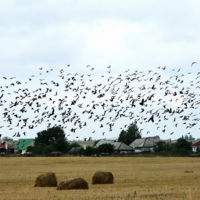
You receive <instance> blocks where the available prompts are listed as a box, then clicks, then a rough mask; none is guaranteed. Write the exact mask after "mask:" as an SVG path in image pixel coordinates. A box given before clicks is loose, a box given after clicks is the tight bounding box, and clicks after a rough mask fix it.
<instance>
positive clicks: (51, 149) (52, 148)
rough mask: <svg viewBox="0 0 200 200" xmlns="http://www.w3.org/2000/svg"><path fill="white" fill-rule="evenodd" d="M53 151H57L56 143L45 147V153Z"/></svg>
mask: <svg viewBox="0 0 200 200" xmlns="http://www.w3.org/2000/svg"><path fill="white" fill-rule="evenodd" d="M53 151H56V149H55V146H54V144H50V145H48V146H46V148H45V149H44V153H51V152H53Z"/></svg>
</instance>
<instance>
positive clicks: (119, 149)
mask: <svg viewBox="0 0 200 200" xmlns="http://www.w3.org/2000/svg"><path fill="white" fill-rule="evenodd" d="M102 144H112V145H113V146H114V151H115V153H127V154H128V153H132V152H133V148H132V147H130V146H128V145H126V144H124V143H123V142H114V141H110V140H100V141H99V142H98V143H97V144H96V145H95V147H96V148H98V147H99V146H100V145H102Z"/></svg>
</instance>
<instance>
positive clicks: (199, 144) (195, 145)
mask: <svg viewBox="0 0 200 200" xmlns="http://www.w3.org/2000/svg"><path fill="white" fill-rule="evenodd" d="M192 147H200V141H198V142H196V143H194V144H193V145H192Z"/></svg>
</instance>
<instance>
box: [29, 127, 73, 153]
mask: <svg viewBox="0 0 200 200" xmlns="http://www.w3.org/2000/svg"><path fill="white" fill-rule="evenodd" d="M69 147H70V144H69V142H67V140H66V138H65V133H64V131H63V129H62V128H61V127H59V126H57V127H52V128H49V129H47V130H43V131H41V132H38V133H37V137H36V138H35V146H34V147H30V148H28V149H27V150H28V151H30V152H32V153H33V154H44V153H51V152H53V151H60V152H62V153H66V152H67V151H68V150H69Z"/></svg>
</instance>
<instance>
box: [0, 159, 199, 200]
mask: <svg viewBox="0 0 200 200" xmlns="http://www.w3.org/2000/svg"><path fill="white" fill-rule="evenodd" d="M0 169H1V170H0V194H1V197H0V199H2V200H3V199H5V200H8V199H10V200H17V199H24V200H26V199H27V200H29V199H30V200H34V199H41V200H44V199H56V200H59V199H60V200H64V199H67V200H83V199H84V200H87V199H88V200H94V199H102V200H107V199H111V200H114V199H127V200H130V199H137V200H142V199H145V200H156V199H158V200H161V199H163V200H165V199H170V200H173V199H177V200H180V199H185V200H190V199H191V200H199V197H200V159H199V158H184V157H183V158H163V157H162V158H161V157H155V158H144V157H142V158H139V157H137V158H134V157H132V158H130V157H129V158H128V157H117V158H115V157H111V158H109V157H107V158H105V157H52V158H49V157H48V158H47V157H38V158H37V157H36V158H27V157H19V158H17V157H15V158H14V157H8V158H7V157H1V158H0ZM99 170H100V171H108V172H112V174H113V176H114V184H106V185H104V184H99V185H98V184H97V185H96V184H94V185H93V184H92V177H93V175H94V173H95V172H96V171H99ZM186 171H187V172H191V173H185V172H186ZM47 172H54V173H55V175H56V177H57V181H58V184H59V183H60V182H61V181H64V180H66V179H69V178H74V177H81V178H84V179H85V180H86V181H87V182H88V187H89V189H88V190H57V188H56V187H34V184H35V180H36V178H37V177H38V176H39V175H40V174H45V173H47Z"/></svg>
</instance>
